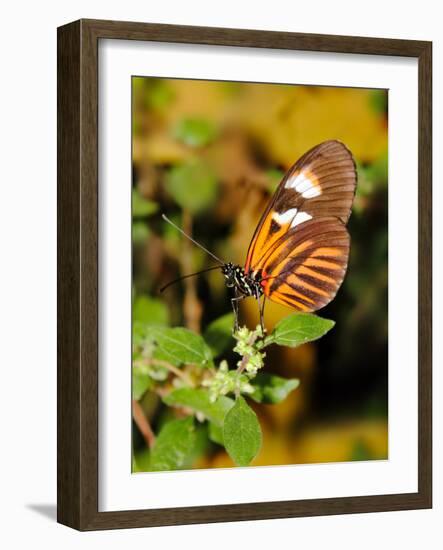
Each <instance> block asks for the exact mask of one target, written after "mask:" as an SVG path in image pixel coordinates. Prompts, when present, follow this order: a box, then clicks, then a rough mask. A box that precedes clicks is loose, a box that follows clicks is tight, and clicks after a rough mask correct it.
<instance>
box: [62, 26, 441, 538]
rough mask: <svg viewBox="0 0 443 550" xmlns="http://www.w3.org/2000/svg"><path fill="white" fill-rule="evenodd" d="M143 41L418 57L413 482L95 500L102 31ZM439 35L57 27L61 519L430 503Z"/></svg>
mask: <svg viewBox="0 0 443 550" xmlns="http://www.w3.org/2000/svg"><path fill="white" fill-rule="evenodd" d="M104 38H111V39H125V40H145V41H161V42H174V43H194V44H211V45H223V46H239V47H255V48H279V49H290V50H305V51H318V52H337V53H357V54H372V55H390V56H406V57H415V58H418V65H419V144H418V147H419V167H418V170H419V174H418V176H419V203H418V208H419V364H418V368H419V376H418V394H419V395H418V398H419V401H418V402H419V410H418V421H419V426H418V434H419V436H418V437H419V440H418V452H419V456H418V492H417V493H409V494H393V495H376V496H361V497H346V498H327V499H316V500H299V501H289V502H288V501H285V502H266V503H263V502H261V503H260V502H259V503H251V504H232V505H218V506H199V507H188V508H168V509H158V510H153V509H151V510H136V511H118V512H99V511H98V405H97V395H98V307H97V306H98V298H97V296H98V280H97V273H98V265H97V263H98V262H97V258H98V237H97V230H98V225H97V211H98V189H97V164H98V163H97V160H98V128H97V113H98V93H97V92H98V86H97V78H98V57H97V52H98V41H99V39H104ZM431 72H432V44H431V43H430V42H421V41H420V42H419V41H410V40H392V39H381V38H360V37H347V36H327V35H311V34H298V33H285V32H263V31H256V30H239V29H221V28H208V27H187V26H175V25H157V24H145V23H129V22H116V21H96V20H80V21H76V22H74V23H70V24H68V25H65V26H63V27H60V28H59V29H58V173H57V176H58V433H57V435H58V456H57V459H58V480H57V488H58V521H59V522H60V523H63V524H65V525H68V526H70V527H73V528H76V529H80V530H94V529H111V528H124V527H146V526H159V525H176V524H190V523H208V522H220V521H239V520H252V519H271V518H285V517H298V516H315V515H329V514H344V513H360V512H374V511H388V510H407V509H418V508H430V507H431V506H432V477H431V475H432V424H431V422H432V418H431V411H432V402H431V383H432V382H431V377H432V371H431V366H432V365H431V351H432V350H431V346H432V341H431V333H432V326H431V322H432V321H431V316H432V305H431V298H432V291H431V283H432V279H431V277H432V275H431V273H432V256H431V254H432V248H431V239H432V235H431V231H432V219H431V206H432V190H431V183H432V182H431V180H432V174H431V170H432V126H431V125H432V107H431V94H432V81H431Z"/></svg>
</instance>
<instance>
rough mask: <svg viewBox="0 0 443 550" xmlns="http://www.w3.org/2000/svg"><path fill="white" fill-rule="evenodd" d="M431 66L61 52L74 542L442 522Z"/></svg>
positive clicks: (64, 478) (377, 51)
mask: <svg viewBox="0 0 443 550" xmlns="http://www.w3.org/2000/svg"><path fill="white" fill-rule="evenodd" d="M431 51H432V49H431V43H430V42H417V41H408V40H391V39H379V38H359V37H343V36H323V35H307V34H298V33H280V32H263V31H255V30H254V31H253V30H238V29H217V28H202V27H180V26H170V25H157V24H145V23H128V22H112V21H95V20H81V21H77V22H74V23H70V24H68V25H65V26H63V27H60V28H59V29H58V243H59V244H58V520H59V521H60V522H61V523H63V524H66V525H68V526H71V527H74V528H76V529H80V530H94V529H111V528H123V527H143V526H158V525H173V524H185V523H207V522H217V521H239V520H251V519H266V518H283V517H297V516H309V515H325V514H342V513H357V512H373V511H388V510H405V509H417V508H429V507H431V503H432V499H431V493H432V483H431V433H432V427H431V164H432V148H431V145H432V144H431V140H432V129H431V90H432V84H431V65H432V63H431Z"/></svg>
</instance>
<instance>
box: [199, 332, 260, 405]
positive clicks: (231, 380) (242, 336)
mask: <svg viewBox="0 0 443 550" xmlns="http://www.w3.org/2000/svg"><path fill="white" fill-rule="evenodd" d="M263 336H264V335H263V333H262V331H261V328H260V326H258V327H257V328H256V329H255V330H249V329H248V328H247V327H242V328H240V329H239V330H238V331H237V332H236V333H235V334H234V338H235V339H236V340H237V344H236V346H235V347H234V351H235V352H236V353H238V354H239V355H240V356H241V359H240V360H239V361H238V362H237V369H236V370H229V366H228V363H227V361H224V360H223V361H221V363H220V365H219V368H218V369H217V371H216V373H215V374H214V375H213V376H212V377H211V378H209V379H206V380H204V381H203V382H202V384H203V386H205V387H207V388H208V389H209V396H210V400H211V401H212V402H215V401H216V400H217V398H218V397H220V396H221V395H227V394H228V393H234V394H235V395H237V396H238V395H240V394H251V393H253V391H254V388H253V386H252V385H251V384H250V381H251V380H252V379H253V378H254V377H255V376H256V374H257V372H258V371H259V370H260V369H261V368H262V367H263V366H264V358H265V356H266V354H265V353H264V352H262V351H260V350H261V348H262V347H263Z"/></svg>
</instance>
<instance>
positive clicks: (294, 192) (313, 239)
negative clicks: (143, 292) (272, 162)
mask: <svg viewBox="0 0 443 550" xmlns="http://www.w3.org/2000/svg"><path fill="white" fill-rule="evenodd" d="M356 185H357V170H356V164H355V161H354V158H353V156H352V153H351V152H350V151H349V149H348V148H347V147H346V146H345V145H344V144H343V143H341V142H340V141H337V140H329V141H325V142H323V143H320V144H319V145H316V146H315V147H313V148H312V149H310V150H309V151H308V152H307V153H305V154H304V155H303V156H302V157H300V159H299V160H297V162H296V163H295V164H294V165H293V166H292V167H291V168H290V169H289V170H288V171H287V172H286V174H285V176H284V177H283V179H282V181H281V182H280V184H279V186H278V188H277V190H276V191H275V193H274V195H273V197H272V198H271V200H270V202H269V204H268V205H267V207H266V209H265V211H264V212H263V214H262V216H261V218H260V221H259V222H258V225H257V227H256V229H255V232H254V234H253V236H252V240H251V243H250V245H249V248H248V252H247V255H246V262H245V266H244V267H242V266H240V265H237V264H233V263H232V262H223V261H222V260H221V259H220V258H218V257H217V256H215V255H214V254H212V252H210V251H209V250H207V249H206V248H204V247H203V246H202V245H201V244H200V243H198V242H196V241H195V240H194V239H192V238H191V237H190V236H189V235H187V234H186V233H184V232H183V231H182V230H181V229H180V228H179V227H178V226H175V224H173V223H172V222H171V221H170V220H169V219H168V218H166V216H163V217H164V219H165V220H166V221H168V222H169V223H171V224H172V225H174V226H175V227H176V228H177V229H178V230H179V231H180V232H181V233H183V234H184V235H185V236H186V237H188V238H189V239H191V240H192V241H193V242H194V243H195V244H196V245H197V246H199V247H201V248H203V249H204V250H205V251H206V252H207V253H208V254H209V255H210V256H212V257H213V258H214V259H215V260H216V261H217V262H218V263H219V265H217V266H215V267H211V268H209V269H205V270H203V271H200V272H199V273H202V272H206V271H210V270H212V269H221V272H222V274H223V275H224V278H225V283H226V285H227V287H229V288H232V289H233V293H234V295H233V297H232V298H231V303H232V308H233V311H234V314H235V329H234V330H238V304H239V302H240V301H241V300H243V299H245V298H248V297H253V298H255V299H256V300H257V302H258V305H259V312H260V325H261V328H262V330H263V331H264V306H265V301H266V299H269V300H271V301H273V302H277V303H279V304H283V305H285V306H289V307H291V308H293V309H295V310H296V311H300V312H313V311H317V310H318V309H320V308H322V307H324V306H326V305H327V304H328V303H329V302H330V301H331V300H332V299H333V298H334V297H335V295H336V294H337V291H338V289H339V288H340V286H341V284H342V282H343V279H344V276H345V274H346V270H347V266H348V258H349V250H350V236H349V233H348V230H347V229H346V224H347V222H348V220H349V217H350V215H351V208H352V203H353V200H354V196H355V191H356ZM193 275H196V273H193V274H190V275H185V276H184V277H180V279H176V280H175V281H171V282H170V283H168V284H167V285H165V286H164V287H163V288H162V289H161V290H164V289H165V288H166V287H168V286H169V285H170V284H172V283H174V282H176V281H177V280H181V279H183V278H186V277H191V276H193Z"/></svg>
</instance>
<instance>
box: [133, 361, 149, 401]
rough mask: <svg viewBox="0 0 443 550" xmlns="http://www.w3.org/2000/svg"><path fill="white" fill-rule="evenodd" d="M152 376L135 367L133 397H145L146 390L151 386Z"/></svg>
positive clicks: (137, 398)
mask: <svg viewBox="0 0 443 550" xmlns="http://www.w3.org/2000/svg"><path fill="white" fill-rule="evenodd" d="M151 385H152V380H151V377H150V376H149V375H148V374H146V373H143V372H140V370H139V369H136V368H134V369H133V373H132V398H133V399H136V400H137V401H138V400H139V399H141V398H142V397H143V395H144V394H145V392H146V391H147V390H148V389H149V388H150V387H151Z"/></svg>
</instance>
